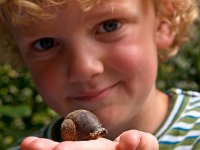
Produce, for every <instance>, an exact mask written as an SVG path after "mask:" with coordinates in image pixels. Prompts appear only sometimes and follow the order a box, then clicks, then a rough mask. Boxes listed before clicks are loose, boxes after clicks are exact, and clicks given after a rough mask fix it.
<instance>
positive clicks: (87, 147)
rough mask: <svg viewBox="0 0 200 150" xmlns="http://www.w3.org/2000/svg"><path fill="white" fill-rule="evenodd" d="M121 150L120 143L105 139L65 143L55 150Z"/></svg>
mask: <svg viewBox="0 0 200 150" xmlns="http://www.w3.org/2000/svg"><path fill="white" fill-rule="evenodd" d="M66 149H67V150H94V149H98V150H107V149H109V150H119V149H118V143H117V142H113V141H110V140H107V139H104V138H99V139H97V140H90V141H76V142H72V141H65V142H62V143H60V144H58V145H57V146H56V147H55V148H54V150H66Z"/></svg>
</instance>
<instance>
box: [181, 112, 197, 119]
mask: <svg viewBox="0 0 200 150" xmlns="http://www.w3.org/2000/svg"><path fill="white" fill-rule="evenodd" d="M187 116H192V117H200V112H198V111H188V112H185V113H183V114H182V115H181V118H183V117H187Z"/></svg>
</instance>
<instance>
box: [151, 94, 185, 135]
mask: <svg viewBox="0 0 200 150" xmlns="http://www.w3.org/2000/svg"><path fill="white" fill-rule="evenodd" d="M183 98H184V96H183V95H180V96H178V98H177V99H176V102H175V105H174V108H173V110H172V111H171V114H170V115H169V117H168V118H167V120H166V122H165V124H164V125H163V126H162V128H161V129H160V130H159V131H158V132H157V133H156V134H155V136H156V137H159V136H160V135H162V133H163V132H164V131H165V130H166V129H167V128H168V127H169V125H170V124H171V122H172V121H173V119H174V116H175V115H176V113H177V112H178V111H179V109H180V107H181V104H182V101H183Z"/></svg>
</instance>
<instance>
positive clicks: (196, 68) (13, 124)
mask: <svg viewBox="0 0 200 150" xmlns="http://www.w3.org/2000/svg"><path fill="white" fill-rule="evenodd" d="M199 33H200V30H199V29H197V30H196V32H195V36H194V37H193V38H192V40H191V41H189V42H188V43H187V44H185V45H184V46H183V47H182V48H181V51H180V53H179V54H178V55H177V56H175V57H173V58H172V59H170V60H169V61H167V62H165V63H162V64H161V65H160V66H159V72H158V80H157V85H158V87H159V88H160V89H161V90H163V91H166V90H167V89H169V88H171V87H178V88H183V89H185V90H195V91H200V34H199ZM54 117H56V113H55V112H54V111H52V110H51V109H49V108H48V107H47V106H46V105H45V104H44V103H43V102H42V98H41V97H40V96H39V95H38V93H37V92H36V90H35V87H34V84H33V83H32V81H31V77H30V74H29V73H28V71H26V70H23V69H21V70H15V69H13V68H12V67H11V66H9V65H8V64H1V65H0V149H1V150H4V149H7V148H8V147H10V146H11V145H13V144H14V143H15V142H17V141H18V140H19V139H20V138H22V137H24V136H27V135H30V134H31V133H33V132H35V131H37V130H38V129H40V128H42V127H43V126H44V125H47V124H48V123H49V122H50V121H51V120H52V119H53V118H54Z"/></svg>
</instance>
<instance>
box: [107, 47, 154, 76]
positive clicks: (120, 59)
mask: <svg viewBox="0 0 200 150" xmlns="http://www.w3.org/2000/svg"><path fill="white" fill-rule="evenodd" d="M109 60H112V62H110V63H112V67H114V68H115V70H117V71H118V72H120V74H122V75H123V76H127V77H130V78H132V77H133V75H134V76H135V77H137V76H138V77H140V78H142V77H143V78H144V79H145V78H146V77H147V76H148V77H150V78H151V76H152V77H154V76H155V74H156V70H157V53H156V50H154V48H153V47H152V48H151V47H150V46H149V48H147V47H143V46H140V45H139V46H131V45H129V46H125V47H121V48H119V47H118V48H116V51H115V52H114V53H113V55H112V57H111V58H109Z"/></svg>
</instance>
